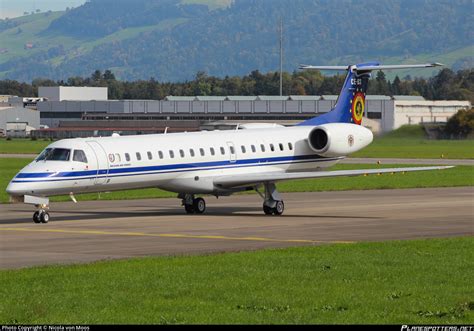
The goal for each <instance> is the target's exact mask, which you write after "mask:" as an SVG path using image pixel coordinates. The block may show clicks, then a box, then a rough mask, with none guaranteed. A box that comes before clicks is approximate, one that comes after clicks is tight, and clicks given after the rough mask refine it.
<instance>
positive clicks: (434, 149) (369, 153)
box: [351, 125, 474, 159]
mask: <svg viewBox="0 0 474 331" xmlns="http://www.w3.org/2000/svg"><path fill="white" fill-rule="evenodd" d="M351 157H370V158H415V159H440V158H442V157H443V158H446V159H474V140H472V139H471V140H429V139H426V138H425V136H424V131H423V129H422V128H421V126H418V125H406V126H402V127H401V128H400V129H398V130H395V131H392V132H390V133H388V134H386V135H384V136H382V137H375V138H374V141H373V142H372V144H370V145H369V146H367V147H366V148H364V149H363V150H361V151H359V152H357V153H354V154H351Z"/></svg>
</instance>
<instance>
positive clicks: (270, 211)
mask: <svg viewBox="0 0 474 331" xmlns="http://www.w3.org/2000/svg"><path fill="white" fill-rule="evenodd" d="M272 209H273V208H270V207H268V206H267V205H265V204H263V212H264V213H265V215H271V214H273V210H272Z"/></svg>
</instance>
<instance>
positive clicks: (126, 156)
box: [125, 153, 130, 161]
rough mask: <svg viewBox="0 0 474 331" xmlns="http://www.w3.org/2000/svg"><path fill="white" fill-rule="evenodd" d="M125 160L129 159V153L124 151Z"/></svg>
mask: <svg viewBox="0 0 474 331" xmlns="http://www.w3.org/2000/svg"><path fill="white" fill-rule="evenodd" d="M125 160H127V161H130V154H128V153H125Z"/></svg>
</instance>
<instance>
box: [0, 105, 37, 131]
mask: <svg viewBox="0 0 474 331" xmlns="http://www.w3.org/2000/svg"><path fill="white" fill-rule="evenodd" d="M39 128H40V113H39V112H38V111H37V110H34V109H29V108H24V107H0V136H1V137H4V136H8V137H28V136H29V135H30V133H31V131H33V130H37V129H39Z"/></svg>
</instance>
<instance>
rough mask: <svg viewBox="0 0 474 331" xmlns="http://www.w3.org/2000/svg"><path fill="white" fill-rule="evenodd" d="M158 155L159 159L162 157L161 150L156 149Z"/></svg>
mask: <svg viewBox="0 0 474 331" xmlns="http://www.w3.org/2000/svg"><path fill="white" fill-rule="evenodd" d="M158 157H159V158H160V159H162V158H163V152H162V151H158Z"/></svg>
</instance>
